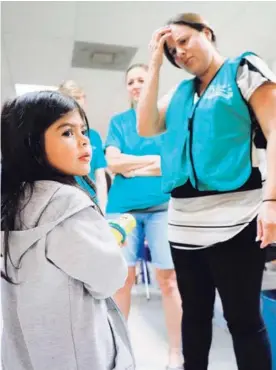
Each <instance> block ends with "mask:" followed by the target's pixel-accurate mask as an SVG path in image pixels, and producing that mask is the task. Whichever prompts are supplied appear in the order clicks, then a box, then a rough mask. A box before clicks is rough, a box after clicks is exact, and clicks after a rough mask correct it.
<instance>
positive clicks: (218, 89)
mask: <svg viewBox="0 0 276 370" xmlns="http://www.w3.org/2000/svg"><path fill="white" fill-rule="evenodd" d="M217 97H223V98H225V99H232V98H233V90H232V87H231V85H216V86H210V87H209V88H208V90H207V91H206V93H205V96H204V99H208V100H210V99H214V98H217Z"/></svg>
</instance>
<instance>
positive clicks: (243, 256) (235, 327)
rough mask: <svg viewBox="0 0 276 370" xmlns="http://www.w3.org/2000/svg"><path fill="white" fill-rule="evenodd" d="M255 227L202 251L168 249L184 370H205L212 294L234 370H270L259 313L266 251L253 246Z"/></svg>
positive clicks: (209, 333) (210, 331) (210, 326)
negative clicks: (228, 336)
mask: <svg viewBox="0 0 276 370" xmlns="http://www.w3.org/2000/svg"><path fill="white" fill-rule="evenodd" d="M255 238H256V222H255V221H254V222H252V223H251V224H250V225H249V226H248V227H246V228H245V229H244V230H243V231H242V232H241V233H240V234H238V235H237V236H235V237H234V238H232V239H231V240H228V241H227V242H223V243H219V244H217V245H215V246H212V247H209V248H206V249H201V250H183V249H182V250H180V249H175V248H173V243H171V247H172V248H171V249H172V256H173V261H174V264H175V269H176V274H177V282H178V287H179V291H180V295H181V298H182V306H183V319H182V340H183V354H184V359H185V370H207V368H208V355H209V350H210V346H211V341H212V318H213V311H214V300H215V289H216V288H217V290H218V292H219V294H220V297H221V300H222V305H223V310H224V317H225V319H226V321H227V324H228V327H229V330H230V333H231V335H232V339H233V345H234V351H235V355H236V360H237V364H238V369H239V370H271V369H272V364H271V353H270V345H269V342H268V338H267V333H266V330H265V327H264V323H263V320H262V317H261V313H260V290H261V280H262V275H263V270H264V263H265V250H262V249H260V243H259V242H258V243H257V242H255Z"/></svg>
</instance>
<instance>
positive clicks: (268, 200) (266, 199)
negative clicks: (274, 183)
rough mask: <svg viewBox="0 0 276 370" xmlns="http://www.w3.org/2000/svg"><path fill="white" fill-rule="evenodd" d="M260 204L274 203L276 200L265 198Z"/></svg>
mask: <svg viewBox="0 0 276 370" xmlns="http://www.w3.org/2000/svg"><path fill="white" fill-rule="evenodd" d="M262 202H263V203H264V202H276V198H265V199H263V200H262Z"/></svg>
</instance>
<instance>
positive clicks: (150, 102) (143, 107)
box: [137, 64, 165, 137]
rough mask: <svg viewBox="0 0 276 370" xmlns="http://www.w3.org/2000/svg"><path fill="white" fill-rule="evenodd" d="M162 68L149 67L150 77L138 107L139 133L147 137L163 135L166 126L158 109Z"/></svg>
mask: <svg viewBox="0 0 276 370" xmlns="http://www.w3.org/2000/svg"><path fill="white" fill-rule="evenodd" d="M159 71H160V66H158V65H155V64H152V65H150V66H149V71H148V77H147V81H146V82H145V85H144V87H143V90H142V92H141V96H140V99H139V102H138V105H137V131H138V133H139V135H141V136H144V137H147V136H154V135H157V134H160V133H162V132H163V131H164V130H165V125H164V122H163V120H162V119H161V117H160V113H159V111H158V107H157V98H158V88H159Z"/></svg>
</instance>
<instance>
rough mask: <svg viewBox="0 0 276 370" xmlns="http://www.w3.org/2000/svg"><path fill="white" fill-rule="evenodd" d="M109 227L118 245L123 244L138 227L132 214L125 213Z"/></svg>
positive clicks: (111, 222)
mask: <svg viewBox="0 0 276 370" xmlns="http://www.w3.org/2000/svg"><path fill="white" fill-rule="evenodd" d="M109 225H110V227H111V230H112V233H113V235H114V236H115V239H116V241H117V243H118V244H122V243H124V242H125V240H126V237H127V235H128V234H130V233H131V232H132V231H133V229H134V228H135V227H136V220H135V218H134V217H133V216H132V215H131V214H129V213H125V214H123V215H121V216H120V217H119V218H118V219H117V220H112V221H109Z"/></svg>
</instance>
